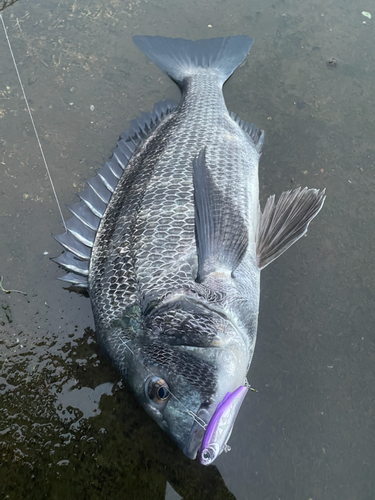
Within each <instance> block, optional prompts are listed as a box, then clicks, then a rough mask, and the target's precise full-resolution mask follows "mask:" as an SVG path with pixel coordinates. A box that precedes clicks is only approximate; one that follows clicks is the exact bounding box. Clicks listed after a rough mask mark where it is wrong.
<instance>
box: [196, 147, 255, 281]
mask: <svg viewBox="0 0 375 500" xmlns="http://www.w3.org/2000/svg"><path fill="white" fill-rule="evenodd" d="M193 184H194V206H195V237H196V244H197V253H198V276H197V281H198V282H202V281H203V280H204V278H205V277H206V276H207V275H208V274H209V273H211V272H214V271H216V270H218V268H219V267H221V268H222V267H223V266H225V267H226V268H227V269H228V270H229V271H230V272H231V273H233V272H234V271H235V269H236V268H237V266H238V265H239V263H240V262H241V260H242V258H243V256H244V254H245V252H246V248H247V245H248V232H247V229H246V226H245V223H244V221H243V219H242V217H241V215H240V214H239V213H238V211H237V210H236V209H235V207H233V204H232V203H231V202H230V200H227V199H226V196H225V194H224V193H222V192H221V191H220V190H219V189H218V188H217V187H216V186H215V183H214V182H213V179H212V176H211V173H210V170H209V168H208V166H207V163H206V148H203V149H202V150H201V151H200V152H199V155H198V156H197V157H196V158H195V159H194V160H193Z"/></svg>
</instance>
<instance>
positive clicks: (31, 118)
mask: <svg viewBox="0 0 375 500" xmlns="http://www.w3.org/2000/svg"><path fill="white" fill-rule="evenodd" d="M0 19H1V22H2V24H3V28H4V33H5V37H6V39H7V42H8V47H9V51H10V55H11V56H12V59H13V64H14V68H15V70H16V73H17V76H18V81H19V82H20V86H21V90H22V93H23V98H24V99H25V103H26V107H27V111H28V112H29V115H30V120H31V123H32V126H33V128H34V132H35V136H36V140H37V141H38V145H39V149H40V154H41V155H42V158H43V162H44V165H45V167H46V171H47V175H48V178H49V181H50V183H51V186H52V191H53V194H54V195H55V199H56V203H57V207H58V209H59V212H60V216H61V220H62V222H63V224H64V228H65V231H66V224H65V219H64V216H63V214H62V211H61V207H60V203H59V199H58V198H57V193H56V190H55V186H54V184H53V181H52V177H51V174H50V171H49V168H48V165H47V161H46V157H45V156H44V151H43V148H42V144H41V142H40V140H39V135H38V132H37V130H36V127H35V123H34V119H33V115H32V114H31V109H30V106H29V102H28V100H27V97H26V93H25V89H24V87H23V85H22V80H21V76H20V74H19V71H18V67H17V63H16V59H15V57H14V55H13V50H12V46H11V44H10V40H9V37H8V33H7V30H6V27H5V24H4V20H3V16H2V15H1V14H0Z"/></svg>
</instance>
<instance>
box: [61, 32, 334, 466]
mask: <svg viewBox="0 0 375 500" xmlns="http://www.w3.org/2000/svg"><path fill="white" fill-rule="evenodd" d="M173 42H174V43H171V41H170V39H166V38H162V37H135V43H136V44H137V46H138V47H139V48H140V49H141V50H142V51H144V52H145V53H146V55H148V56H149V57H150V58H151V59H152V60H153V61H154V62H156V63H157V64H158V65H159V66H160V67H161V68H162V69H163V70H164V71H166V72H167V73H168V74H169V75H170V76H171V77H172V78H173V79H174V81H176V83H177V84H178V85H179V87H180V89H181V91H182V98H181V101H180V103H179V105H178V106H175V105H173V104H170V103H162V104H161V105H159V109H157V107H155V109H154V111H153V112H152V113H150V114H149V115H144V118H143V121H142V123H141V122H138V123H135V124H133V127H132V129H131V130H130V131H129V132H128V133H127V134H124V135H123V136H122V139H121V140H120V141H119V143H118V147H117V148H116V149H115V150H114V154H113V157H112V159H111V160H110V161H109V162H108V163H107V164H106V165H107V166H105V167H103V169H104V168H106V170H105V171H104V170H103V172H102V175H101V176H100V172H99V177H100V179H102V180H103V184H104V186H105V187H104V189H102V187H101V186H100V187H99V188H95V186H94V188H95V189H92V190H93V191H94V192H95V193H96V195H97V196H98V198H99V199H100V202H95V200H94V199H93V197H92V192H91V191H92V190H91V191H90V192H89V194H88V195H85V194H84V193H83V196H81V197H82V200H83V201H82V202H81V203H83V205H82V206H80V207H78V208H77V206H73V209H72V212H73V213H74V214H75V217H76V218H79V219H80V223H81V222H82V223H83V225H84V226H86V227H90V226H89V223H87V221H86V222H85V220H84V219H85V218H86V219H87V218H90V217H91V214H89V215H87V214H86V212H87V210H86V209H87V208H88V209H89V210H90V211H91V212H92V213H93V214H94V216H95V217H96V219H97V220H95V221H94V222H95V223H92V221H91V227H90V230H91V231H92V232H93V236H92V237H91V239H90V238H88V240H89V243H87V241H86V243H85V242H83V241H82V237H81V239H80V240H79V237H80V234H81V236H82V234H83V232H84V231H83V230H82V231H80V229H79V228H78V229H76V235H74V236H75V237H76V238H77V239H78V240H79V241H80V244H82V243H83V245H86V246H87V247H88V248H90V251H89V252H88V256H87V255H86V254H85V251H86V250H85V249H84V248H81V247H80V246H79V245H78V246H77V245H76V250H75V245H74V244H73V243H72V240H71V239H69V238H68V237H66V238H65V239H63V238H62V237H60V239H59V241H60V242H61V243H62V244H63V245H64V246H65V248H66V249H67V250H69V252H71V254H70V255H71V256H68V257H65V260H61V258H60V260H58V259H57V262H58V263H60V264H62V265H64V266H65V267H66V268H67V269H69V270H71V271H73V272H74V273H77V272H78V276H83V277H84V278H82V279H81V278H76V277H75V276H76V275H75V274H74V275H72V273H70V275H68V278H67V281H71V282H73V283H75V284H78V285H85V286H87V288H88V291H89V294H90V298H91V302H92V307H93V312H94V317H95V324H96V329H97V335H98V338H99V341H100V343H101V345H102V347H103V349H104V350H105V351H106V352H107V354H108V355H109V357H110V358H111V359H112V361H113V362H114V364H115V365H116V366H117V367H118V369H119V370H120V372H121V374H122V376H123V377H124V379H125V380H126V381H127V382H128V383H129V384H130V386H131V387H132V389H133V391H134V393H135V395H136V396H137V398H138V399H139V401H140V402H141V404H142V405H143V406H144V408H145V409H146V411H147V412H148V413H149V414H150V415H151V416H152V417H153V418H154V419H155V420H156V421H157V422H158V424H159V425H160V426H161V427H162V428H163V429H164V430H165V431H166V432H167V433H168V434H169V435H170V436H171V437H172V438H173V439H174V440H175V442H176V443H177V444H178V446H180V448H181V449H182V450H183V451H184V453H185V454H186V455H187V456H189V457H190V458H195V456H196V454H197V451H198V449H199V446H200V444H201V441H202V438H203V433H204V427H205V425H207V423H208V422H209V420H210V418H211V416H212V415H213V413H214V411H215V408H216V407H217V405H218V404H219V403H220V401H221V400H222V399H223V398H224V396H225V395H226V394H227V393H228V392H233V391H234V390H235V389H237V388H238V387H239V386H241V385H243V384H244V383H245V380H246V373H247V371H248V369H249V366H250V363H251V359H252V356H253V352H254V347H255V340H256V331H257V318H258V309H259V280H260V270H261V268H263V267H264V266H265V265H267V264H268V263H269V262H271V261H272V260H273V259H274V258H276V257H277V256H278V255H280V254H281V253H282V252H283V251H285V249H286V248H288V246H290V245H291V244H292V243H293V242H294V241H296V239H298V238H299V237H300V236H302V234H304V233H305V232H306V230H307V226H308V224H309V222H310V221H311V219H312V218H313V217H314V216H315V215H316V214H317V213H318V211H319V210H320V208H321V206H322V204H323V201H324V196H323V193H319V192H318V191H317V190H307V189H305V190H302V191H299V190H295V191H293V192H288V193H283V195H282V199H281V200H282V202H283V203H282V206H281V205H280V201H279V203H278V204H277V205H276V206H275V204H274V200H273V198H270V199H269V202H268V203H267V205H266V209H265V212H264V214H263V216H262V214H261V213H260V209H259V201H258V200H259V194H258V161H259V156H260V152H261V148H262V144H263V133H262V132H261V131H259V130H258V129H257V128H256V127H255V126H254V125H252V124H249V123H246V122H244V121H243V120H241V119H240V118H238V117H237V116H236V115H234V114H233V113H229V112H228V110H227V107H226V105H225V102H224V97H223V94H222V85H223V83H224V82H225V80H226V79H227V78H228V77H229V76H230V74H231V73H232V72H233V71H234V69H235V68H236V67H237V66H238V65H239V64H240V63H241V62H242V60H243V59H244V57H245V56H246V54H247V52H248V50H249V49H250V46H251V44H252V40H251V39H250V38H248V37H230V38H227V39H214V40H208V41H205V40H199V41H197V42H191V41H185V40H180V39H177V40H174V41H173ZM171 47H172V48H171ZM127 147H129V151H130V153H128V154H127V153H126V151H125V149H126V148H127ZM124 155H125V156H124ZM125 157H126V158H125ZM111 162H112V163H111ZM111 165H112V166H111ZM112 167H113V168H112ZM119 167H120V169H121V172H120V174H121V175H120V174H118V170H117V171H116V168H117V169H119ZM108 169H109V170H110V171H111V172H112V173H113V174H114V176H115V177H116V179H118V180H116V181H113V180H112V181H111V180H110V178H109V177H110V176H111V175H112V174H108V175H107V174H106V172H107V170H108ZM105 190H108V193H109V194H108V193H106V192H105ZM101 203H102V205H101ZM77 205H78V204H77ZM74 207H75V208H74ZM78 212H80V213H81V215H82V213H83V212H85V215H84V216H81V217H79V214H78ZM90 220H91V219H90ZM75 224H76V221H75ZM76 225H77V224H76ZM93 226H96V227H93ZM86 227H85V231H86ZM70 232H72V231H70ZM86 232H87V231H86ZM77 234H78V236H77ZM72 254H73V255H72ZM73 261H74V263H73ZM77 261H81V262H78V264H77ZM77 268H78V271H77ZM79 269H83V270H81V271H79ZM69 276H70V279H69ZM72 276H73V277H72ZM86 280H87V281H86ZM160 381H161V382H160ZM160 384H162V386H163V387H164V389H162V391H161V392H160V391H159V392H158V389H157V388H158V387H159V386H160ZM163 384H165V385H163ZM155 387H156V389H155ZM155 391H156V392H155ZM165 391H166V392H165ZM164 396H165V397H164ZM197 420H198V422H197ZM202 424H203V425H202Z"/></svg>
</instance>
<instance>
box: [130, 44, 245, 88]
mask: <svg viewBox="0 0 375 500" xmlns="http://www.w3.org/2000/svg"><path fill="white" fill-rule="evenodd" d="M133 41H134V43H135V45H136V46H137V47H138V48H139V49H140V50H141V51H142V52H143V53H144V54H145V55H146V56H147V57H149V58H150V59H151V61H153V62H154V63H155V64H156V65H157V66H159V68H160V69H162V70H163V71H164V72H165V73H167V75H168V76H169V77H170V78H171V79H172V80H174V81H175V82H176V83H177V84H178V85H179V86H181V85H182V81H183V79H184V78H185V77H187V76H189V75H190V74H192V73H193V72H194V70H195V69H196V68H206V69H208V70H211V71H213V72H216V73H217V75H218V77H219V78H220V80H221V82H222V84H224V82H225V81H226V80H227V79H228V78H229V77H230V76H231V74H232V73H233V71H234V70H235V69H236V68H237V67H238V66H239V65H240V64H241V63H242V61H243V60H244V59H245V57H246V55H247V53H248V52H249V50H250V47H251V45H252V44H253V42H254V40H253V39H252V38H250V37H248V36H245V35H239V36H229V37H227V38H210V39H206V40H196V41H193V40H184V39H182V38H166V37H162V36H139V35H137V36H134V37H133Z"/></svg>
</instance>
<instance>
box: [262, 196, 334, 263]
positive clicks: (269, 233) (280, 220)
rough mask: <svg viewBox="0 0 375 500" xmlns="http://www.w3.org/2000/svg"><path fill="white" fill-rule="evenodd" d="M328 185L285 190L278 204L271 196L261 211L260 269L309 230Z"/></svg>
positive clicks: (321, 204) (320, 206)
mask: <svg viewBox="0 0 375 500" xmlns="http://www.w3.org/2000/svg"><path fill="white" fill-rule="evenodd" d="M325 198H326V197H325V189H323V191H319V189H308V188H306V187H305V188H304V189H302V190H301V188H298V189H294V190H293V191H285V192H284V193H282V194H281V196H280V198H279V201H278V202H277V204H275V196H274V195H273V196H270V197H269V198H268V200H267V203H266V206H265V207H264V211H263V214H261V215H260V221H259V227H258V234H257V260H258V266H259V268H260V269H263V268H265V267H266V266H268V264H270V263H271V262H272V261H273V260H275V259H277V257H279V256H280V255H281V254H282V253H284V252H285V250H287V249H288V248H289V247H290V246H291V245H293V243H295V242H296V241H297V240H299V239H300V238H301V237H302V236H303V235H304V234H306V232H307V228H308V226H309V224H310V222H311V221H312V219H313V218H314V217H315V216H316V215H317V214H318V213H319V211H320V209H321V208H322V206H323V203H324V200H325Z"/></svg>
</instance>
